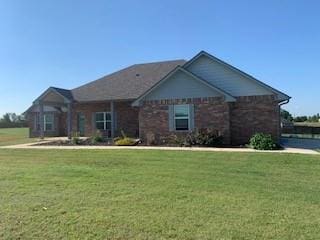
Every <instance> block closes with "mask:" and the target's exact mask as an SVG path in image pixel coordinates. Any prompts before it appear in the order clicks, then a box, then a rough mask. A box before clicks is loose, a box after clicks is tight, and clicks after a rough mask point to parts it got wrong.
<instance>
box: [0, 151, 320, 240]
mask: <svg viewBox="0 0 320 240" xmlns="http://www.w3.org/2000/svg"><path fill="white" fill-rule="evenodd" d="M0 206H1V207H0V239H281V240H284V239H290V240H291V239H320V157H319V156H316V155H315V156H313V155H295V154H276V153H212V152H189V151H187V152H185V151H181V152H178V151H151V150H148V151H146V150H136V151H132V150H7V149H2V150H1V149H0Z"/></svg>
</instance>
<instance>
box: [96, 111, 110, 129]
mask: <svg viewBox="0 0 320 240" xmlns="http://www.w3.org/2000/svg"><path fill="white" fill-rule="evenodd" d="M101 113H102V114H103V120H97V119H96V121H95V124H96V128H97V123H101V122H103V129H99V130H103V131H106V130H108V129H107V123H111V128H112V120H111V119H110V120H108V119H107V114H110V115H111V112H96V113H95V114H96V117H97V114H101ZM109 130H111V129H109Z"/></svg>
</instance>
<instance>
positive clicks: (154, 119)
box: [139, 98, 230, 144]
mask: <svg viewBox="0 0 320 240" xmlns="http://www.w3.org/2000/svg"><path fill="white" fill-rule="evenodd" d="M174 104H194V111H195V112H194V123H195V128H207V127H210V128H213V129H216V130H218V131H220V132H221V133H222V134H223V135H224V138H225V139H224V141H225V143H226V144H229V143H230V125H229V123H230V121H229V111H230V110H229V104H228V103H226V102H224V101H223V100H222V99H221V98H193V99H190V98H188V99H175V100H159V101H156V100H153V101H145V102H144V103H143V105H142V106H141V108H140V111H139V121H140V125H139V126H140V137H141V138H142V139H143V140H144V141H146V140H147V139H146V138H147V135H149V134H154V135H155V139H156V143H158V144H161V139H162V138H164V137H166V136H170V135H172V134H176V135H179V136H181V135H182V136H183V135H186V134H187V132H174V131H173V132H171V131H169V113H168V109H169V107H168V106H169V105H174Z"/></svg>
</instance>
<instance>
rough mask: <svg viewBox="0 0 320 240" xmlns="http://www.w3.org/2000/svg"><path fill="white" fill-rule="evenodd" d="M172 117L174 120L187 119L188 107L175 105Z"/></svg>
mask: <svg viewBox="0 0 320 240" xmlns="http://www.w3.org/2000/svg"><path fill="white" fill-rule="evenodd" d="M174 115H175V117H176V118H180V117H182V118H184V117H185V118H187V117H188V116H189V106H188V105H176V106H174Z"/></svg>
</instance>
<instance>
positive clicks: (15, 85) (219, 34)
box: [0, 0, 320, 115]
mask: <svg viewBox="0 0 320 240" xmlns="http://www.w3.org/2000/svg"><path fill="white" fill-rule="evenodd" d="M319 12H320V1H312V0H308V1H302V0H301V1H295V0H291V1H289V0H282V1H279V0H269V1H254V0H252V1H226V0H224V1H214V0H197V1H186V0H184V1H179V0H176V1H174V0H161V1H150V0H149V1H146V0H144V1H142V0H136V1H129V0H127V1H121V0H104V1H101V0H94V1H87V0H77V1H76V0H74V1H71V0H51V1H50V0H46V1H40V0H28V1H25V0H2V1H0V82H1V87H0V114H3V113H5V112H17V113H21V112H23V111H24V110H26V109H27V108H28V107H29V106H30V104H31V103H32V101H33V100H34V99H35V98H36V97H37V96H38V95H40V94H41V93H42V92H43V91H44V90H45V89H46V88H47V87H49V86H58V87H62V88H73V87H77V86H79V85H81V84H83V83H86V82H89V81H91V80H95V79H96V78H99V77H101V76H103V75H106V74H108V73H111V72H113V71H115V70H118V69H121V68H123V67H126V66H128V65H131V64H134V63H142V62H151V61H158V60H170V59H180V58H184V59H190V58H191V57H192V56H194V55H195V54H196V53H198V52H199V51H200V50H205V51H207V52H209V53H211V54H213V55H215V56H217V57H219V58H221V59H223V60H224V61H226V62H228V63H230V64H232V65H234V66H236V67H238V68H240V69H241V70H243V71H245V72H247V73H249V74H251V75H253V76H255V77H256V78H258V79H260V80H262V81H264V82H266V83H267V84H270V85H271V86H273V87H275V88H278V89H279V90H282V91H284V92H286V93H287V94H288V95H290V96H292V100H291V102H290V104H288V105H287V106H286V107H285V108H286V109H288V110H290V111H291V112H292V113H294V114H295V115H297V114H314V113H317V112H320V104H319V102H320V100H319V90H320V61H319V58H320V44H319V43H320V27H319V23H320V14H319Z"/></svg>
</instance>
